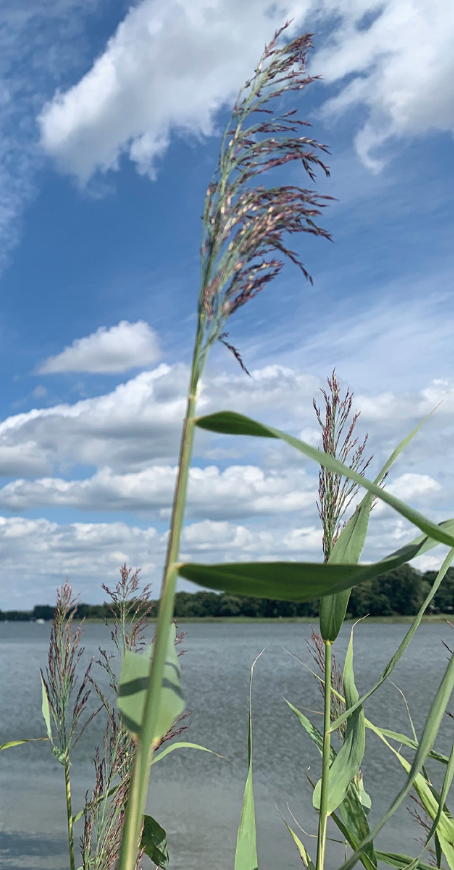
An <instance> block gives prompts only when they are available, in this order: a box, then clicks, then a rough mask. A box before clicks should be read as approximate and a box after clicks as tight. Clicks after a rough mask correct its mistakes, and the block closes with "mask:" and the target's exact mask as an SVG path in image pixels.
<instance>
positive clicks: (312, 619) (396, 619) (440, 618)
mask: <svg viewBox="0 0 454 870" xmlns="http://www.w3.org/2000/svg"><path fill="white" fill-rule="evenodd" d="M414 619H415V616H398V615H397V616H368V617H366V618H364V617H363V619H362V620H361V621H364V622H369V623H370V622H373V623H386V624H387V623H403V624H405V625H407V624H410V623H412V622H413V621H414ZM448 620H449V621H451V620H452V621H453V622H454V617H453V614H452V613H434V614H431V615H430V616H423V618H422V622H428V623H432V622H433V623H439V622H447V621H448ZM113 621H114V620H113V619H109V620H108V622H109V623H111V622H113ZM157 621H158V620H157V618H156V617H153V618H149V619H147V622H149V623H151V624H153V623H156V622H157ZM357 621H358V620H356V619H353V618H352V619H346V620H345V624H346V625H353V624H354V623H355V622H357ZM85 622H86V623H87V624H92V623H93V624H95V625H96V624H98V625H100V624H104V620H103V619H95V618H92V617H87V618H86V619H85ZM175 622H176V623H177V625H184V624H186V623H188V624H189V623H198V622H210V623H223V624H226V623H231V624H234V625H243V624H253V623H258V624H260V625H265V624H266V625H267V624H270V625H271V624H274V625H276V624H277V625H279V624H281V623H288V622H289V623H290V622H293V623H301V624H302V625H316V624H317V623H318V616H280V617H279V616H278V617H255V616H180V617H176V618H175Z"/></svg>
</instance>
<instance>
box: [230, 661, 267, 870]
mask: <svg viewBox="0 0 454 870" xmlns="http://www.w3.org/2000/svg"><path fill="white" fill-rule="evenodd" d="M262 652H263V651H262ZM261 655H262V653H260V655H258V656H257V658H256V659H255V661H254V662H253V665H252V667H251V676H250V679H249V722H248V745H247V754H248V774H247V779H246V785H245V789H244V797H243V807H242V810H241V818H240V825H239V828H238V837H237V842H236V851H235V870H258V858H257V832H256V826H255V806H254V787H253V782H252V678H253V675H254V667H255V665H256V662H257V661H258V659H259V658H260V656H261Z"/></svg>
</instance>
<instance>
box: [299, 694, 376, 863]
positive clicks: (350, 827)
mask: <svg viewBox="0 0 454 870" xmlns="http://www.w3.org/2000/svg"><path fill="white" fill-rule="evenodd" d="M284 700H285V702H286V704H288V706H289V707H290V709H291V710H292V712H293V713H294V714H295V716H296V718H297V719H298V721H299V722H300V724H301V725H302V726H303V728H304V729H305V731H307V733H308V734H309V736H310V737H311V739H312V740H313V741H314V743H315V745H316V746H317V749H318V750H319V752H320V755H322V753H323V735H322V734H321V732H320V731H319V730H318V728H317V727H316V726H315V725H313V724H312V722H311V721H310V719H308V718H307V716H305V714H304V713H302V712H301V710H298V708H297V707H295V706H294V705H293V704H291V703H290V701H287V699H286V698H284ZM330 759H331V763H332V764H333V763H334V762H335V759H336V751H335V750H334V749H333V747H332V746H331V747H330ZM340 812H341V815H342V820H343V821H341V820H340V819H339V817H338V816H336V813H335V812H333V814H332V817H333V820H334V822H335V823H336V825H337V827H338V828H339V830H340V831H341V833H343V834H344V836H345V837H346V839H347V841H348V843H349V845H350V846H351V847H352V849H355V850H356V849H357V847H358V844H359V843H360V842H361V841H362V840H364V839H365V838H366V837H367V836H368V835H369V833H370V828H369V824H368V821H367V817H366V813H365V811H364V807H363V806H362V805H361V802H360V800H359V797H358V795H357V793H356V791H355V788H354V786H353V785H349V787H348V789H347V792H346V795H345V797H344V799H343V801H342V803H341V805H340ZM360 861H361V863H362V864H363V865H364V867H365V868H366V870H376V866H377V861H376V858H375V851H374V846H373V843H369V844H368V845H367V847H366V849H365V850H364V853H363V854H362V855H361V857H360Z"/></svg>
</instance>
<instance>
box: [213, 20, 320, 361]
mask: <svg viewBox="0 0 454 870" xmlns="http://www.w3.org/2000/svg"><path fill="white" fill-rule="evenodd" d="M289 24H290V22H286V24H285V25H284V26H283V27H281V28H280V30H278V31H277V32H276V33H275V36H274V39H273V40H272V42H271V43H270V44H269V45H268V46H266V48H265V50H264V52H263V55H262V57H261V60H260V62H259V65H258V67H257V69H256V70H255V73H254V76H253V77H252V79H251V80H250V81H248V82H246V84H245V86H244V87H243V88H242V90H241V91H240V93H239V95H238V98H237V101H236V103H235V106H234V108H233V113H232V118H231V121H230V123H229V125H228V128H227V130H226V132H225V134H224V138H223V141H222V145H221V152H220V157H219V163H218V167H217V170H216V172H215V175H214V177H213V179H212V181H211V182H210V184H209V185H208V190H207V194H206V200H205V210H204V214H203V218H202V220H203V239H202V247H201V258H202V280H201V290H200V295H199V318H200V321H201V323H202V325H203V329H204V340H205V351H206V350H207V349H208V348H209V346H210V345H211V344H212V343H213V342H214V341H215V340H216V339H218V338H219V336H220V335H221V333H222V330H223V325H224V323H225V321H226V319H227V318H228V317H230V315H231V314H233V313H234V312H235V311H237V310H238V308H240V307H241V306H242V305H244V304H245V303H246V302H248V301H249V299H252V298H253V297H254V296H256V295H257V293H259V292H260V290H262V289H263V288H264V287H265V286H266V284H268V283H269V282H270V281H272V280H273V278H275V277H276V276H277V275H278V274H279V272H280V271H281V269H282V267H283V265H284V260H283V259H282V256H283V257H284V258H285V257H286V258H287V259H290V260H291V261H292V262H293V263H294V264H295V265H297V266H298V267H299V268H300V270H301V271H302V272H303V274H304V276H305V277H306V278H307V279H308V280H309V281H311V282H312V279H311V276H310V275H309V273H308V272H307V270H306V268H305V266H304V265H303V263H302V261H301V259H300V257H299V256H298V254H297V253H295V251H293V250H291V249H290V248H289V247H288V244H287V242H286V241H285V238H284V236H285V235H286V234H289V235H293V234H295V233H301V232H306V233H311V234H312V235H316V236H323V237H324V238H327V239H330V238H331V237H330V235H329V233H328V232H327V231H326V230H324V229H322V228H321V227H320V226H318V225H317V223H316V222H315V218H317V217H318V216H319V215H320V214H321V211H320V209H321V208H323V207H324V205H325V203H324V202H322V200H331V199H333V197H330V196H320V195H318V194H317V193H316V192H314V191H310V190H307V189H305V188H302V187H297V186H295V185H283V186H279V187H274V186H273V187H264V186H263V185H262V184H257V183H256V184H253V182H254V181H256V179H257V178H258V176H260V175H262V174H263V173H265V172H268V171H271V170H274V169H276V168H278V167H280V166H284V165H286V164H287V163H291V162H294V161H300V162H301V163H302V165H303V167H304V169H305V170H306V172H307V173H308V175H309V177H310V178H311V180H312V181H314V180H315V171H314V170H315V168H316V167H319V168H321V169H322V170H323V171H324V172H325V174H326V175H329V170H328V168H327V167H326V166H325V164H324V163H323V162H322V160H321V159H320V157H319V156H318V153H317V152H318V151H323V152H325V153H329V152H328V149H327V147H326V146H325V145H321V144H319V143H318V142H316V141H315V140H314V139H310V138H307V137H306V136H302V135H298V134H301V133H302V130H301V128H302V127H306V126H310V125H309V124H308V122H307V121H302V120H300V119H298V118H296V117H295V115H296V109H293V110H291V111H288V112H285V113H284V114H282V115H275V113H274V111H273V110H272V109H270V108H269V104H270V103H271V102H272V101H273V100H275V99H276V98H278V97H281V96H282V95H283V94H286V92H287V91H298V90H301V89H302V88H304V87H306V86H307V85H308V84H310V83H311V82H313V81H315V80H316V79H318V78H320V77H319V76H308V75H306V72H305V65H306V53H307V51H308V49H309V48H310V47H311V45H312V42H311V34H305V35H302V36H298V37H297V38H296V39H293V40H292V41H291V42H289V43H287V44H285V45H283V46H281V47H278V44H277V43H278V39H279V37H280V35H281V34H282V33H283V31H284V30H285V29H286V28H287V27H288V26H289ZM254 114H264V115H265V117H264V118H259V120H257V121H255V119H252V120H251V119H250V116H251V115H254ZM247 122H249V126H247ZM276 255H277V256H276Z"/></svg>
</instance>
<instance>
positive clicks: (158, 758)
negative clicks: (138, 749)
mask: <svg viewBox="0 0 454 870" xmlns="http://www.w3.org/2000/svg"><path fill="white" fill-rule="evenodd" d="M175 749H201V750H202V752H209V753H210V754H211V755H216V756H217V758H223V759H224V760H227V759H226V757H225V755H219V752H214V750H213V749H207V747H206V746H201V745H200V744H199V743H187V742H186V741H184V740H183V741H181V740H179V741H177V742H176V743H170V745H169V746H166V748H165V749H163V750H162V752H159V753H158V755H154V756H153V760H152V762H151V763H152V764H156V763H157V762H158V761H162V759H163V758H165V757H166V755H169V754H170V753H171V752H173V751H174V750H175Z"/></svg>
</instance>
